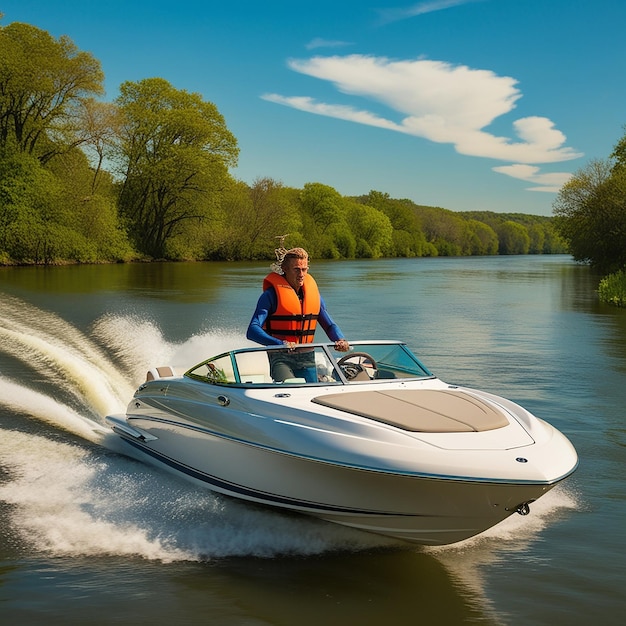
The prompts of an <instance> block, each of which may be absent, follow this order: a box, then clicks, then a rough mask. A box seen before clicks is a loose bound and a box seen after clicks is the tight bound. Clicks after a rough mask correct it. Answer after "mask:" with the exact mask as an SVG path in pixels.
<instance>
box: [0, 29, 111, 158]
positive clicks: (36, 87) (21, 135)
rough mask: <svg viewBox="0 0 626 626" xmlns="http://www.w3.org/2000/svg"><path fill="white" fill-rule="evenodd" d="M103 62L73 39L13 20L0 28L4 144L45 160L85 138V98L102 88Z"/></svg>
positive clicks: (0, 111) (0, 131) (0, 130)
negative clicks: (81, 48)
mask: <svg viewBox="0 0 626 626" xmlns="http://www.w3.org/2000/svg"><path fill="white" fill-rule="evenodd" d="M103 80H104V75H103V73H102V71H101V68H100V63H99V62H98V61H97V60H96V59H95V58H94V57H93V56H92V55H91V54H90V53H88V52H81V51H79V50H78V49H77V48H76V46H75V45H74V44H73V43H72V42H71V41H70V39H69V38H67V37H65V36H62V37H59V39H54V38H53V37H52V36H51V35H50V34H48V33H47V32H46V31H43V30H40V29H39V28H36V27H34V26H30V25H28V24H21V23H17V22H14V23H12V24H9V25H8V26H5V27H0V144H1V145H2V146H4V147H5V148H9V149H12V150H17V151H19V152H25V153H27V154H30V155H33V156H36V157H37V158H38V159H39V161H40V162H41V163H42V164H43V163H46V162H47V161H49V160H50V159H51V158H52V157H53V156H55V155H57V154H60V153H63V152H66V151H67V150H69V149H71V148H73V147H75V146H78V145H80V144H81V143H83V142H84V141H85V136H84V134H83V132H82V130H83V129H82V128H81V126H80V125H79V123H78V119H79V118H80V114H81V110H82V108H83V106H84V102H85V99H86V98H88V97H90V96H93V95H100V94H102V93H103V92H104V89H103V86H102V83H103Z"/></svg>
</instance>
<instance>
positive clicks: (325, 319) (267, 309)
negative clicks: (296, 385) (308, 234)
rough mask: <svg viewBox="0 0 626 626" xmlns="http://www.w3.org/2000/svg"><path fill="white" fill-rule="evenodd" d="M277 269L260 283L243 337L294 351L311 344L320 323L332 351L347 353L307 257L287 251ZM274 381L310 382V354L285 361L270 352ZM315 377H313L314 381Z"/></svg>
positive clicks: (294, 250) (301, 251)
mask: <svg viewBox="0 0 626 626" xmlns="http://www.w3.org/2000/svg"><path fill="white" fill-rule="evenodd" d="M280 269H281V271H282V275H281V274H279V273H277V272H271V273H270V274H268V275H267V276H266V277H265V279H264V281H263V293H262V294H261V297H260V298H259V301H258V302H257V306H256V310H255V311H254V314H253V316H252V319H251V320H250V324H249V326H248V332H247V334H246V337H247V338H248V339H250V340H251V341H255V342H256V343H260V344H262V345H264V346H271V345H285V346H286V347H287V348H288V349H289V350H291V351H293V350H294V348H295V347H296V346H297V345H298V344H306V343H312V342H313V339H314V336H315V328H316V326H317V323H318V322H319V324H320V326H321V327H322V328H323V329H324V331H325V333H326V334H327V335H328V338H329V339H330V340H331V341H334V342H335V350H338V351H340V352H347V351H348V350H349V349H350V345H349V344H348V342H347V341H346V339H345V338H344V336H343V333H342V332H341V330H340V328H339V326H337V324H335V322H334V321H333V320H332V318H331V317H330V315H329V313H328V311H327V310H326V304H325V303H324V299H323V298H322V296H321V294H320V292H319V290H318V288H317V283H316V282H315V280H314V279H313V277H312V276H310V275H309V273H308V271H309V255H308V253H307V252H306V250H304V249H303V248H292V249H291V250H287V251H286V252H285V255H284V256H283V258H282V260H281V263H280ZM270 356H271V360H272V377H273V378H274V380H284V379H285V378H292V377H293V376H294V375H295V374H298V373H300V374H302V376H303V377H304V378H305V379H306V380H309V381H310V382H314V381H313V373H312V370H311V368H312V367H314V364H312V363H311V358H312V357H313V352H312V351H306V352H301V351H298V352H295V353H293V354H291V355H290V356H289V358H287V357H286V356H285V353H283V352H276V353H274V352H272V353H271V354H270ZM316 380H317V378H315V381H316Z"/></svg>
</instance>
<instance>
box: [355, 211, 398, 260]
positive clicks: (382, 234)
mask: <svg viewBox="0 0 626 626" xmlns="http://www.w3.org/2000/svg"><path fill="white" fill-rule="evenodd" d="M347 222H348V226H349V227H350V231H351V232H352V234H353V235H354V237H355V239H356V244H357V246H356V255H357V256H358V257H361V258H372V259H377V258H379V257H381V256H386V255H388V254H389V252H390V250H391V248H392V243H393V226H392V225H391V221H390V220H389V218H388V217H387V216H386V215H385V214H384V213H383V212H382V211H379V210H378V209H375V208H374V207H371V206H368V205H366V204H359V203H356V202H353V203H351V204H350V205H349V208H348V215H347Z"/></svg>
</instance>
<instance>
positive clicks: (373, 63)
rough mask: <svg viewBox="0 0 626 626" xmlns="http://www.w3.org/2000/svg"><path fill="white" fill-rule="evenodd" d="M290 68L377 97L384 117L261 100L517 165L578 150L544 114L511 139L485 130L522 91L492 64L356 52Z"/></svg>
mask: <svg viewBox="0 0 626 626" xmlns="http://www.w3.org/2000/svg"><path fill="white" fill-rule="evenodd" d="M289 67H290V68H291V69H293V70H294V71H297V72H299V73H301V74H306V75H308V76H313V77H315V78H319V79H321V80H326V81H329V82H331V83H333V84H334V85H335V87H336V88H337V90H338V91H340V92H341V93H344V94H347V95H350V96H360V97H362V98H365V99H366V100H373V101H377V102H379V103H382V104H383V105H385V106H387V107H388V108H389V109H390V112H389V114H388V115H387V116H386V117H383V116H382V115H378V114H375V113H372V112H370V111H367V110H365V109H364V108H363V107H355V106H351V105H337V104H327V103H323V102H317V101H316V100H315V99H314V98H312V97H309V96H299V97H289V96H282V95H279V94H265V95H264V96H262V97H263V98H264V99H266V100H269V101H271V102H276V103H279V104H282V105H285V106H290V107H293V108H296V109H299V110H302V111H307V112H309V113H315V114H318V115H326V116H329V117H335V118H338V119H343V120H348V121H352V122H357V123H360V124H367V125H370V126H377V127H379V128H386V129H389V130H394V131H397V132H401V133H405V134H408V135H413V136H416V137H422V138H424V139H428V140H430V141H434V142H437V143H449V144H452V145H454V147H455V149H456V151H457V152H459V153H460V154H465V155H468V156H478V157H484V158H490V159H498V160H501V161H508V162H512V163H518V164H534V163H556V162H560V161H567V160H570V159H576V158H578V157H580V156H582V153H580V152H576V151H575V150H573V149H572V148H569V147H567V146H565V141H566V137H565V135H564V134H563V133H562V132H560V131H559V130H557V129H556V128H555V125H554V123H553V122H552V121H551V120H550V119H548V118H545V117H539V116H531V117H524V118H519V119H517V120H515V121H514V122H513V124H512V130H513V135H514V139H512V138H510V137H502V136H497V135H494V134H492V133H490V132H488V131H487V130H486V129H487V128H488V127H489V126H490V125H491V124H492V123H493V122H494V121H495V120H496V119H497V118H499V117H501V116H503V115H505V114H508V113H510V112H511V111H513V110H514V109H515V106H516V102H517V100H519V98H521V97H522V94H521V92H520V91H519V89H518V88H517V81H516V80H515V79H514V78H511V77H508V76H498V75H497V74H495V73H494V72H491V71H489V70H481V69H472V68H470V67H467V66H464V65H453V64H451V63H446V62H444V61H431V60H424V59H417V60H408V61H407V60H400V61H392V60H389V59H387V58H385V57H374V56H365V55H358V54H354V55H348V56H330V57H321V56H316V57H312V58H310V59H304V60H303V59H300V60H291V61H289ZM502 173H507V172H506V171H504V172H502ZM509 175H511V174H509Z"/></svg>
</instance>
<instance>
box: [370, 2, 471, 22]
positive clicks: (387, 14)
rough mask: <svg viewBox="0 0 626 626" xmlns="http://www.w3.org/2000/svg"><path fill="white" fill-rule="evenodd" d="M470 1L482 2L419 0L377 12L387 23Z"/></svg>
mask: <svg viewBox="0 0 626 626" xmlns="http://www.w3.org/2000/svg"><path fill="white" fill-rule="evenodd" d="M470 2H482V0H430V1H428V2H419V3H418V4H414V5H412V6H410V7H407V8H403V9H400V8H396V9H393V8H391V9H380V10H379V12H378V13H379V15H380V17H381V21H382V22H383V23H389V22H397V21H399V20H405V19H408V18H411V17H415V16H417V15H424V14H426V13H433V12H435V11H442V10H443V9H451V8H452V7H456V6H459V5H462V4H469V3H470Z"/></svg>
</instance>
